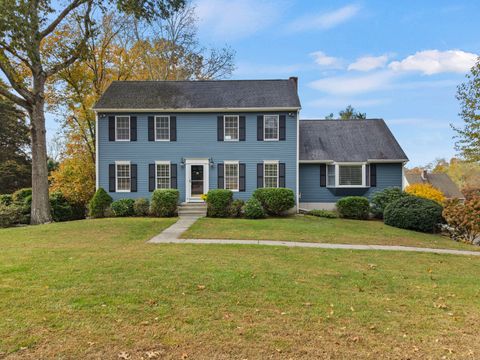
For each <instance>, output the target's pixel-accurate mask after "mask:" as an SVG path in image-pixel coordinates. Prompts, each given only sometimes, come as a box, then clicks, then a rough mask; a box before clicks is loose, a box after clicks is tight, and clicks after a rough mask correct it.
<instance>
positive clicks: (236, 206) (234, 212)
mask: <svg viewBox="0 0 480 360" xmlns="http://www.w3.org/2000/svg"><path fill="white" fill-rule="evenodd" d="M244 206H245V201H243V200H242V199H235V200H233V202H232V204H231V205H230V216H231V217H233V218H238V217H242V215H243V207H244Z"/></svg>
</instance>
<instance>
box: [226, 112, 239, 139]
mask: <svg viewBox="0 0 480 360" xmlns="http://www.w3.org/2000/svg"><path fill="white" fill-rule="evenodd" d="M227 116H228V117H235V118H237V138H236V139H227V137H226V136H225V130H226V128H225V118H226V117H227ZM223 141H234V142H235V141H240V116H239V115H223Z"/></svg>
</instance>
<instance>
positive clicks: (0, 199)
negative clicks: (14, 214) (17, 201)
mask: <svg viewBox="0 0 480 360" xmlns="http://www.w3.org/2000/svg"><path fill="white" fill-rule="evenodd" d="M12 202H13V199H12V195H10V194H4V195H0V205H5V206H8V205H10V204H11V203H12Z"/></svg>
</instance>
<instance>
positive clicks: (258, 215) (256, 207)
mask: <svg viewBox="0 0 480 360" xmlns="http://www.w3.org/2000/svg"><path fill="white" fill-rule="evenodd" d="M243 211H244V214H245V217H246V218H247V219H263V218H264V217H265V211H264V210H263V207H262V204H260V201H258V200H257V199H255V198H254V197H251V198H250V199H248V200H247V202H246V203H245V207H244V209H243Z"/></svg>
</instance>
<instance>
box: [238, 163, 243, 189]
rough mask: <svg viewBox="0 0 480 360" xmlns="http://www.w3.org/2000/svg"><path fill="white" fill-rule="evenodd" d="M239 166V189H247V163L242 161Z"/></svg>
mask: <svg viewBox="0 0 480 360" xmlns="http://www.w3.org/2000/svg"><path fill="white" fill-rule="evenodd" d="M238 166H239V168H238V175H239V177H238V191H245V164H244V163H240V164H239V165H238Z"/></svg>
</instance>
